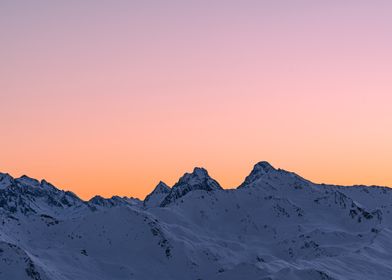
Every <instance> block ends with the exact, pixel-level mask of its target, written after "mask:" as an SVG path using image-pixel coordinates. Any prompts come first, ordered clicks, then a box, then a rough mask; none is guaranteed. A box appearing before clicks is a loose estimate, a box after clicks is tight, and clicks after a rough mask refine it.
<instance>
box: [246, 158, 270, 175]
mask: <svg viewBox="0 0 392 280" xmlns="http://www.w3.org/2000/svg"><path fill="white" fill-rule="evenodd" d="M271 171H276V169H275V168H274V167H273V166H272V165H271V164H270V163H269V162H267V161H260V162H258V163H256V164H255V166H254V167H253V170H252V172H251V174H260V173H261V174H266V173H269V172H271Z"/></svg>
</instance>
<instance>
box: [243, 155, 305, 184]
mask: <svg viewBox="0 0 392 280" xmlns="http://www.w3.org/2000/svg"><path fill="white" fill-rule="evenodd" d="M310 184H311V182H310V181H308V180H306V179H304V178H302V177H301V176H299V175H297V174H295V173H294V172H289V171H286V170H283V169H276V168H274V167H273V166H272V165H271V164H269V163H268V162H266V161H260V162H259V163H257V164H255V166H254V167H253V170H252V172H251V173H250V174H249V175H248V176H247V177H246V178H245V181H244V182H243V183H242V184H241V185H240V186H239V187H238V188H243V187H251V186H256V187H264V188H265V187H266V188H268V189H270V190H277V189H281V190H283V191H284V190H287V187H291V188H292V187H295V188H302V187H303V186H309V185H310Z"/></svg>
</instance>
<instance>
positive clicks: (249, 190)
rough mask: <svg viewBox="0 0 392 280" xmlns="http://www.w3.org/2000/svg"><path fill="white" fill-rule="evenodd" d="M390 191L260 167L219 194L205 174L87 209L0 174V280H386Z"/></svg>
mask: <svg viewBox="0 0 392 280" xmlns="http://www.w3.org/2000/svg"><path fill="white" fill-rule="evenodd" d="M391 215H392V190H391V189H389V188H386V187H376V186H371V187H368V186H352V187H343V186H334V185H325V184H314V183H312V182H310V181H308V180H306V179H304V178H302V177H300V176H299V175H297V174H295V173H292V172H288V171H285V170H281V169H275V168H274V167H273V166H271V165H270V164H269V163H267V162H260V163H258V164H256V165H255V166H254V168H253V170H252V171H251V173H250V175H249V176H247V177H246V179H245V181H244V182H243V183H242V184H241V185H240V186H239V187H238V188H236V189H229V190H224V189H222V188H221V186H220V185H219V183H218V182H217V181H216V180H214V179H212V178H211V177H210V176H209V175H208V172H207V171H206V170H205V169H203V168H195V169H194V170H193V172H192V173H186V174H185V175H184V176H183V177H181V178H180V179H179V181H178V182H177V183H176V184H175V185H174V186H172V187H171V188H170V187H168V186H167V185H166V184H164V183H163V182H160V183H159V184H158V185H157V186H156V188H155V189H154V190H153V191H152V192H151V194H149V195H148V196H147V197H146V198H145V200H144V201H140V200H138V199H134V198H126V197H118V196H114V197H112V198H110V199H105V198H102V197H99V196H96V197H94V198H92V199H91V200H89V201H83V200H81V199H79V198H78V197H77V196H76V195H75V194H73V193H71V192H67V191H62V190H59V189H57V188H56V187H54V186H53V185H51V184H50V183H48V182H46V181H44V180H43V181H41V182H39V181H37V180H35V179H32V178H29V177H27V176H23V177H21V178H12V177H11V176H10V175H8V174H2V173H0V279H35V280H38V279H41V280H44V279H53V280H66V279H83V280H85V279H87V280H88V279H94V280H103V279H119V280H120V279H146V280H148V279H195V280H196V279H225V280H226V279H252V280H253V279H260V280H275V279H279V280H291V279H293V280H296V279H298V280H327V279H336V280H343V279H344V280H346V279H356V280H357V279H363V280H365V279H366V280H369V279H372V280H377V279H380V280H381V279H391V275H392V222H391V221H392V217H391Z"/></svg>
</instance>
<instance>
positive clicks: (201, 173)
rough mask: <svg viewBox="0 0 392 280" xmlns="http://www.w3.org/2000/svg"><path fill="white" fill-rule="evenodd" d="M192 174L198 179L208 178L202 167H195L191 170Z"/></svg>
mask: <svg viewBox="0 0 392 280" xmlns="http://www.w3.org/2000/svg"><path fill="white" fill-rule="evenodd" d="M192 174H195V175H197V176H198V177H207V176H209V175H208V171H207V170H206V169H205V168H203V167H195V168H194V169H193V172H192Z"/></svg>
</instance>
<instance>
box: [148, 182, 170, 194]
mask: <svg viewBox="0 0 392 280" xmlns="http://www.w3.org/2000/svg"><path fill="white" fill-rule="evenodd" d="M169 192H170V188H169V186H168V185H166V184H165V183H164V182H162V181H159V183H158V185H157V186H156V187H155V189H154V190H153V191H152V193H169Z"/></svg>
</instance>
